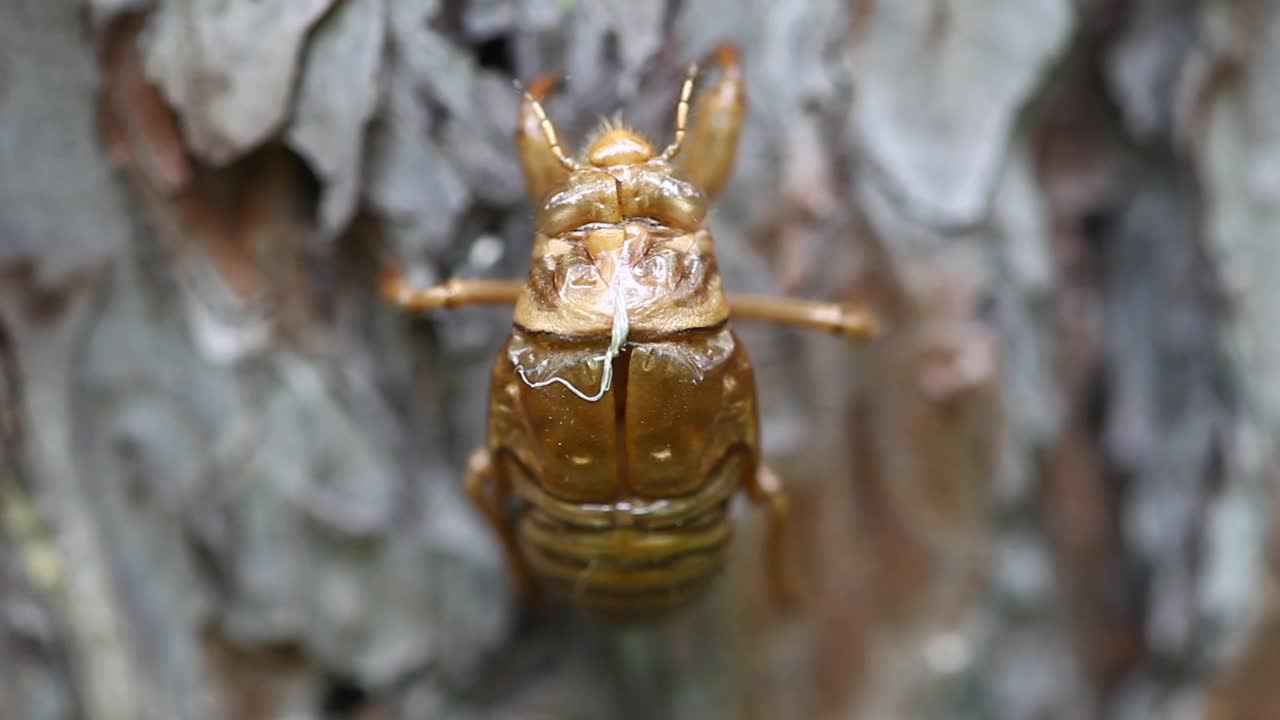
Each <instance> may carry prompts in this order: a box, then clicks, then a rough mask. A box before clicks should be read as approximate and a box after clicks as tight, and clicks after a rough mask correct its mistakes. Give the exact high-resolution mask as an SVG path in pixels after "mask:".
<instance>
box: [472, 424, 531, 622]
mask: <svg viewBox="0 0 1280 720" xmlns="http://www.w3.org/2000/svg"><path fill="white" fill-rule="evenodd" d="M464 485H465V486H466V489H467V496H468V497H470V498H471V502H472V503H473V504H474V505H475V506H476V509H477V510H479V511H480V512H481V514H483V515H484V517H485V519H486V520H488V522H489V527H490V528H491V529H492V530H493V532H494V534H495V535H497V536H498V542H499V544H500V545H501V547H502V554H503V556H504V557H505V558H506V561H507V569H508V571H509V572H510V573H511V580H512V582H513V583H515V585H516V588H517V589H519V591H520V594H521V595H523V596H524V598H525V600H526V601H527V602H529V603H531V604H533V603H536V602H537V599H538V585H537V583H536V582H534V580H533V576H532V575H531V574H530V573H529V567H528V566H527V565H525V562H524V558H523V557H521V555H520V550H519V548H518V547H516V536H515V531H514V529H513V528H512V527H511V523H509V522H507V519H506V518H505V517H503V513H502V505H503V503H504V502H505V501H506V499H507V497H508V495H509V492H510V488H508V487H507V485H506V483H505V482H503V481H502V480H501V479H500V478H499V476H498V474H497V473H495V472H494V468H493V460H492V458H491V457H490V455H489V451H488V450H485V449H484V448H481V449H479V450H476V451H475V452H473V453H472V454H471V459H470V460H468V461H467V475H466V478H465V480H464Z"/></svg>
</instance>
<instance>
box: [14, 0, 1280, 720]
mask: <svg viewBox="0 0 1280 720" xmlns="http://www.w3.org/2000/svg"><path fill="white" fill-rule="evenodd" d="M1277 30H1280V3H1277V2H1275V1H1274V0H1245V1H1240V2H1227V1H1226V0H1175V1H1172V2H1171V1H1170V0H1124V1H1123V2H1111V3H1104V2H1096V1H1093V0H1076V1H1075V2H1071V1H1070V0H973V1H971V2H959V1H958V0H911V1H909V2H908V1H899V2H876V1H875V0H853V1H852V2H836V1H835V0H813V1H811V2H790V1H788V2H775V1H771V0H748V1H747V2H738V1H737V0H732V1H731V0H699V1H698V2H681V1H680V0H670V1H669V2H652V3H628V2H620V1H615V0H592V1H589V2H588V1H574V0H568V1H566V0H518V1H514V2H513V1H510V0H469V1H468V0H345V1H342V0H226V1H225V2H221V3H203V2H196V1H195V0H86V1H85V2H82V3H72V2H47V1H42V0H0V370H2V371H3V372H0V437H2V438H3V440H4V442H3V445H2V446H0V447H2V448H3V457H2V460H3V462H0V581H2V584H0V667H3V668H5V669H6V672H4V673H0V717H3V718H6V719H7V718H9V717H13V718H22V719H24V720H26V719H28V718H29V719H31V720H68V719H71V718H84V719H86V720H87V719H90V718H92V719H94V720H96V719H99V718H103V719H108V720H136V719H138V718H157V719H159V720H172V719H174V718H183V719H184V720H185V719H187V718H192V719H197V720H203V719H208V720H219V719H221V718H237V719H238V720H239V719H244V720H254V719H257V718H263V719H266V718H281V719H283V718H295V717H308V718H310V717H315V718H352V719H355V720H369V719H371V718H386V719H388V720H391V719H399V718H404V719H406V720H408V719H410V718H412V719H418V718H449V719H454V718H459V719H462V720H466V719H467V718H495V717H496V718H531V717H533V718H536V717H556V718H601V717H605V718H624V719H627V718H652V717H664V718H675V719H680V718H700V719H701V718H726V719H727V718H734V719H737V718H761V719H763V718H806V719H807V718H881V717H909V718H921V719H926V718H940V719H941V718H966V717H980V718H989V719H993V720H1033V719H1035V718H1045V717H1052V718H1081V719H1084V718H1115V719H1118V720H1123V719H1127V718H1147V717H1170V718H1206V719H1212V720H1230V719H1236V718H1241V719H1243V718H1258V717H1266V716H1267V713H1268V712H1269V711H1270V710H1271V708H1274V707H1277V706H1280V696H1278V693H1277V689H1276V687H1275V683H1274V682H1273V681H1272V678H1274V677H1276V676H1277V673H1280V656H1277V653H1276V652H1275V651H1274V650H1273V649H1272V646H1273V645H1274V643H1275V638H1276V637H1277V633H1280V621H1278V620H1277V618H1280V610H1278V606H1277V598H1276V597H1275V592H1274V590H1273V587H1274V583H1275V578H1276V572H1277V570H1278V568H1276V567H1274V561H1272V560H1271V557H1272V556H1271V555H1269V553H1268V548H1273V547H1274V546H1273V545H1272V543H1274V542H1275V540H1274V538H1273V534H1274V530H1273V528H1272V527H1271V522H1270V519H1271V517H1273V516H1274V515H1275V511H1276V509H1277V502H1276V496H1275V493H1274V491H1273V490H1274V486H1275V482H1276V477H1277V467H1278V465H1277V448H1276V443H1275V440H1274V439H1273V438H1275V437H1277V430H1280V384H1277V382H1276V381H1275V380H1273V378H1272V375H1273V374H1274V373H1272V372H1271V371H1272V369H1273V368H1278V367H1280V348H1278V347H1277V345H1276V343H1275V342H1272V341H1271V339H1270V335H1269V334H1268V328H1269V327H1271V326H1272V325H1274V324H1275V321H1276V318H1277V316H1278V314H1280V295H1278V294H1277V293H1278V292H1280V290H1277V289H1275V286H1276V283H1274V282H1271V281H1270V280H1271V278H1272V277H1273V276H1277V277H1280V251H1277V250H1276V249H1275V248H1276V244H1275V243H1274V242H1273V236H1274V235H1275V231H1276V230H1277V228H1280V215H1278V214H1277V210H1276V208H1277V207H1280V203H1277V202H1276V197H1275V196H1276V195H1277V194H1278V193H1280V190H1277V188H1280V183H1277V181H1276V178H1277V177H1280V175H1278V174H1277V171H1276V167H1280V165H1278V163H1280V155H1277V151H1276V150H1275V148H1276V147H1280V145H1277V144H1276V143H1275V142H1273V138H1272V137H1271V135H1272V130H1271V128H1272V127H1276V126H1280V125H1278V123H1280V104H1278V103H1277V101H1276V100H1275V99H1274V97H1273V96H1274V93H1271V92H1270V91H1269V89H1268V82H1269V78H1273V77H1275V75H1276V73H1277V72H1280V51H1278V50H1277V48H1278V47H1280V45H1277V43H1275V42H1273V40H1274V38H1275V35H1276V32H1277ZM722 40H732V41H734V42H736V43H737V44H738V45H739V46H740V47H741V48H742V51H743V55H744V60H745V65H746V76H747V82H748V94H749V97H750V108H749V112H748V122H747V125H746V127H745V129H744V132H743V135H742V140H741V146H740V150H739V155H738V159H737V163H736V166H735V170H734V174H733V177H732V179H731V181H730V183H729V184H728V186H727V188H726V190H725V191H724V194H723V196H722V197H721V198H720V199H719V200H718V201H717V203H716V207H715V210H714V212H713V213H712V216H711V220H710V224H711V228H712V231H713V233H714V235H715V238H716V244H717V253H718V257H719V261H720V265H721V269H722V271H723V272H724V274H725V278H726V285H728V286H729V287H731V288H733V289H737V290H743V291H751V292H776V293H786V294H789V295H794V296H801V297H811V298H821V299H828V300H842V301H850V302H854V301H857V302H866V303H869V304H870V305H871V306H872V307H873V308H875V310H876V311H877V312H878V313H879V314H880V316H881V317H882V321H883V323H884V325H885V327H886V332H885V333H884V334H883V335H882V336H881V337H879V338H877V339H876V340H875V341H874V342H872V343H869V344H867V345H864V346H853V345H850V344H849V343H846V342H844V341H841V340H839V339H837V338H833V337H827V336H822V335H817V334H813V333H807V332H802V331H796V330H787V329H779V328H776V327H766V326H748V325H743V326H741V328H740V331H741V333H742V335H743V337H744V338H745V341H746V343H747V345H748V349H749V351H750V353H751V356H752V359H753V362H754V364H755V366H756V369H757V373H758V384H759V387H760V391H761V399H760V400H761V407H762V413H763V415H762V424H763V433H764V442H765V452H766V455H767V457H768V459H769V461H770V463H771V464H772V465H773V466H774V467H775V468H776V469H777V470H778V471H779V473H780V475H781V476H782V477H783V480H784V482H785V483H786V485H787V487H788V489H789V491H790V493H791V495H792V507H793V514H794V517H795V522H794V528H793V533H792V537H791V541H790V544H789V547H788V548H787V553H788V559H789V561H790V563H791V565H792V566H793V568H794V569H795V571H796V575H797V576H798V578H799V580H800V581H801V587H802V589H803V593H802V601H801V603H800V604H799V607H797V608H796V609H794V610H792V611H790V612H789V613H781V612H778V611H777V610H775V609H773V608H772V607H771V606H770V605H769V604H768V602H767V601H766V598H767V593H766V592H765V584H764V582H765V578H764V573H763V568H762V564H761V561H760V553H759V548H760V544H761V542H762V539H763V532H762V529H763V528H762V523H761V518H760V517H758V516H757V514H756V513H755V512H752V511H751V510H750V508H749V506H747V505H745V504H744V505H743V506H742V507H740V508H737V510H736V511H735V516H736V517H735V519H736V523H735V527H736V535H737V537H736V539H735V542H734V551H733V557H732V560H731V563H730V567H729V568H728V571H727V573H726V576H725V577H724V578H723V579H722V580H721V581H719V582H718V583H717V585H716V587H715V590H714V591H713V594H712V596H711V597H709V598H708V599H707V600H706V601H705V602H703V603H700V604H699V605H698V606H697V607H695V608H693V609H691V610H690V611H689V612H688V613H686V614H683V615H681V616H679V617H676V618H673V619H672V620H670V621H668V622H664V623H661V624H658V625H655V626H646V627H634V628H621V629H620V628H613V627H608V626H601V625H597V624H592V623H590V622H588V621H586V620H584V619H583V618H581V617H580V616H578V615H577V614H575V613H573V612H571V611H569V610H566V609H563V608H549V609H539V610H531V609H528V608H524V607H523V606H522V605H521V603H520V601H519V598H517V597H516V596H514V595H513V589H512V587H511V585H510V583H509V580H508V578H507V577H506V575H505V571H504V568H503V566H502V564H501V560H500V557H499V553H498V548H497V545H496V542H495V538H494V537H492V536H491V535H490V534H489V532H488V531H487V529H486V528H485V526H484V525H483V523H482V521H481V519H480V518H479V517H478V515H477V514H476V512H475V511H474V510H473V509H472V508H471V506H470V505H469V504H468V503H467V502H466V500H465V497H464V494H463V492H462V488H461V476H462V475H461V474H462V469H463V467H464V465H465V462H466V459H467V456H468V454H469V453H470V451H471V450H472V449H473V448H475V447H477V446H478V445H480V444H481V443H482V442H483V428H484V418H485V408H486V397H485V391H486V389H487V387H488V380H487V378H488V374H489V370H490V366H491V362H492V358H493V355H494V353H495V352H496V351H497V349H498V347H499V345H500V344H501V342H502V341H503V338H504V337H505V333H506V332H507V331H508V329H509V327H510V313H509V311H506V310H503V309H494V308H466V309H458V310H450V311H442V312H438V313H433V314H431V315H429V316H425V317H417V318H414V317H406V316H405V315H403V314H402V313H400V312H398V311H396V310H395V309H393V308H390V307H388V306H386V305H385V304H383V303H382V302H381V301H380V300H379V299H378V297H377V293H376V282H377V280H376V278H377V268H378V266H379V264H380V263H381V261H382V260H383V259H385V258H388V257H392V258H395V259H397V260H398V261H400V262H402V263H404V264H405V266H406V267H407V268H408V270H409V271H410V273H411V276H412V278H413V279H414V280H415V281H416V282H421V283H424V284H425V283H431V282H436V281H439V280H441V279H444V278H448V277H492V278H503V277H519V276H522V275H523V274H524V273H525V271H526V269H527V263H528V252H529V248H530V245H531V238H532V232H533V227H532V210H531V208H530V206H529V202H528V200H527V198H526V197H525V191H524V186H523V180H522V176H521V173H520V168H519V166H518V162H517V159H516V155H515V151H514V144H513V142H512V133H513V131H514V122H515V116H516V107H517V104H518V101H519V95H518V93H517V92H516V91H515V89H514V88H513V87H512V80H513V79H520V80H523V81H528V80H530V79H531V78H532V77H534V76H535V75H536V74H537V73H539V72H543V71H552V72H556V73H559V74H561V75H562V76H563V78H564V82H563V83H562V85H561V87H560V89H559V90H558V91H557V92H556V93H555V94H554V95H552V96H551V98H549V100H548V101H547V103H546V104H547V111H548V113H549V115H550V116H551V117H552V118H553V119H554V121H555V123H556V125H557V127H559V128H560V130H561V131H562V134H563V135H564V137H565V139H566V140H567V141H568V144H569V145H570V146H575V145H576V143H577V141H580V140H581V139H582V138H583V137H585V136H586V134H587V133H589V132H590V131H591V130H592V129H593V128H594V127H595V126H596V125H597V124H598V122H599V119H600V118H601V117H604V116H610V115H612V114H613V113H614V112H615V111H617V110H622V112H623V116H624V117H625V119H626V120H627V121H628V122H629V123H630V124H632V125H633V126H635V127H637V128H638V129H640V130H642V131H643V132H645V133H647V134H648V135H649V136H650V137H654V138H659V143H661V142H662V139H665V138H667V137H668V136H669V134H670V132H671V123H672V116H673V110H674V107H675V100H676V97H677V92H678V90H679V85H680V80H681V78H682V76H683V74H684V71H685V67H686V66H687V64H688V63H689V62H691V61H695V60H702V59H704V58H705V56H706V54H707V53H708V52H709V51H710V50H711V49H712V48H713V47H714V46H715V44H716V43H718V42H720V41H722ZM1272 552H1274V550H1272Z"/></svg>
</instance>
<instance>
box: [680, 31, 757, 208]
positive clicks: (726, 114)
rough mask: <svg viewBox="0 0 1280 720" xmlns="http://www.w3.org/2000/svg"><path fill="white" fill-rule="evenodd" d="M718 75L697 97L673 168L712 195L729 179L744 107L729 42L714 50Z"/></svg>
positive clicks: (735, 57) (738, 69) (734, 52)
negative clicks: (685, 135) (687, 131)
mask: <svg viewBox="0 0 1280 720" xmlns="http://www.w3.org/2000/svg"><path fill="white" fill-rule="evenodd" d="M715 57H716V62H717V64H718V65H719V66H720V78H719V79H718V80H717V81H716V83H715V85H713V86H711V87H710V88H709V89H707V90H706V92H704V93H702V95H701V96H700V97H699V98H698V102H697V104H696V105H695V106H694V111H693V127H692V128H691V129H690V130H689V134H688V138H687V140H686V142H685V143H684V147H683V149H682V150H681V151H680V155H679V156H678V157H677V169H678V170H679V171H680V173H681V175H682V176H684V178H685V179H687V180H689V181H690V182H692V183H694V184H696V185H697V186H698V187H700V188H702V191H703V192H704V193H706V195H707V198H708V199H711V198H714V197H715V196H716V195H717V194H719V192H720V190H721V188H723V187H724V184H725V182H726V181H728V179H729V173H730V172H731V171H732V170H733V160H734V156H735V155H736V154H737V151H738V131H739V130H740V129H741V128H742V118H743V116H744V115H745V114H746V109H747V91H746V85H745V83H744V81H743V77H742V62H741V60H740V58H739V56H738V49H737V48H736V47H734V46H733V45H732V44H730V43H724V44H722V45H720V46H719V47H718V48H717V49H716V51H715Z"/></svg>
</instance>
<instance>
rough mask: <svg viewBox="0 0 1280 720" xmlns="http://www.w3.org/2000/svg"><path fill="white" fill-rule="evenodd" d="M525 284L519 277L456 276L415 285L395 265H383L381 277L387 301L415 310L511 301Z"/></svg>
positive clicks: (383, 292)
mask: <svg viewBox="0 0 1280 720" xmlns="http://www.w3.org/2000/svg"><path fill="white" fill-rule="evenodd" d="M523 288H524V282H522V281H519V280H487V279H467V280H460V279H457V278H454V279H451V280H446V281H445V282H443V283H441V284H439V285H436V286H434V287H428V288H420V287H414V286H413V285H410V284H409V283H408V282H407V281H405V279H404V276H403V275H401V274H400V270H399V269H398V268H396V267H395V266H392V265H388V266H386V267H384V268H383V270H382V278H381V279H380V281H379V290H380V291H381V293H382V297H384V298H385V299H386V300H387V302H390V303H391V304H393V305H397V306H399V307H402V308H404V309H406V310H413V311H416V312H426V311H428V310H436V309H439V308H451V307H458V306H459V305H477V304H489V305H512V304H514V303H515V301H516V298H518V297H519V296H520V292H521V290H522V289H523Z"/></svg>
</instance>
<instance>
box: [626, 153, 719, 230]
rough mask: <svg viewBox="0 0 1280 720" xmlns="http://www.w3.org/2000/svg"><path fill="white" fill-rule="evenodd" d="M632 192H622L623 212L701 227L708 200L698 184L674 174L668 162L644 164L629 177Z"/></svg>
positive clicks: (676, 225)
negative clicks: (652, 164) (646, 165)
mask: <svg viewBox="0 0 1280 720" xmlns="http://www.w3.org/2000/svg"><path fill="white" fill-rule="evenodd" d="M629 180H630V185H631V187H630V188H629V189H630V190H631V192H626V193H623V195H622V214H623V215H624V216H626V217H649V218H653V219H654V220H657V221H658V222H660V223H662V224H664V225H667V226H670V227H673V228H676V229H678V230H687V231H693V230H697V229H698V228H700V227H702V221H703V220H704V219H705V218H706V216H707V199H706V197H705V196H704V195H703V194H702V191H700V190H698V188H697V186H696V185H694V184H693V183H691V182H688V181H687V180H682V179H680V178H678V177H675V176H674V175H672V174H671V170H670V168H669V167H667V166H666V165H665V164H663V165H660V166H653V167H644V168H641V169H640V170H638V171H637V172H635V173H634V174H633V175H632V176H631V177H630V178H629Z"/></svg>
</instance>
